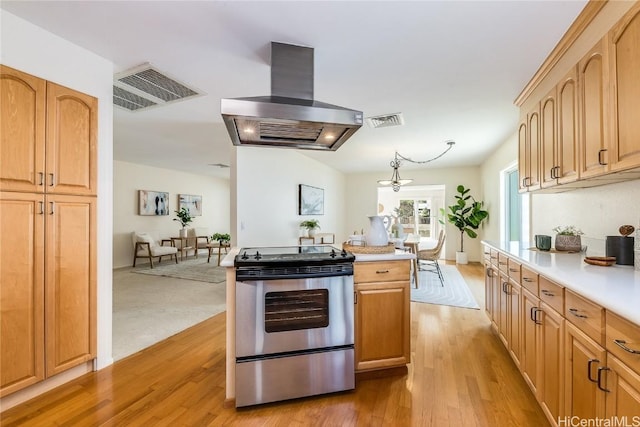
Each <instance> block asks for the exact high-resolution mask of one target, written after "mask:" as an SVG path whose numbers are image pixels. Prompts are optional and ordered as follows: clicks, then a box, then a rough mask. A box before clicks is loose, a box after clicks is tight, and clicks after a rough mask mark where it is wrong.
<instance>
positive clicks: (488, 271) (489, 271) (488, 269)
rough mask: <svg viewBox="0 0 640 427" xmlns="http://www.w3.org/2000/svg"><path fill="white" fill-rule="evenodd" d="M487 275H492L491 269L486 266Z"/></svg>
mask: <svg viewBox="0 0 640 427" xmlns="http://www.w3.org/2000/svg"><path fill="white" fill-rule="evenodd" d="M487 277H493V270H492V269H490V268H487Z"/></svg>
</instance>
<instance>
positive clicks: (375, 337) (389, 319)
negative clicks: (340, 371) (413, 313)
mask: <svg viewBox="0 0 640 427" xmlns="http://www.w3.org/2000/svg"><path fill="white" fill-rule="evenodd" d="M409 304H410V299H409V282H408V281H401V282H379V283H365V284H356V319H355V325H356V333H355V337H356V340H355V341H356V342H355V353H356V371H367V370H372V369H380V368H391V367H394V366H403V365H406V364H407V363H410V361H411V353H410V339H411V333H410V330H409V327H410V318H409V315H410V312H409Z"/></svg>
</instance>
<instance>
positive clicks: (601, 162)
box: [598, 148, 607, 166]
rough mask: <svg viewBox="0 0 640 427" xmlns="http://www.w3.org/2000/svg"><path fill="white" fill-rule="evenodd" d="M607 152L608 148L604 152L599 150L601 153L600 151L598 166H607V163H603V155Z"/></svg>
mask: <svg viewBox="0 0 640 427" xmlns="http://www.w3.org/2000/svg"><path fill="white" fill-rule="evenodd" d="M606 151H607V149H606V148H603V149H602V150H599V151H598V164H600V165H602V166H606V165H607V162H605V161H603V160H602V154H603V153H604V152H606Z"/></svg>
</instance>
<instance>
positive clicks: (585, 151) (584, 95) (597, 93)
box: [578, 39, 609, 178]
mask: <svg viewBox="0 0 640 427" xmlns="http://www.w3.org/2000/svg"><path fill="white" fill-rule="evenodd" d="M578 78H579V82H580V84H579V88H580V98H579V109H580V134H581V136H580V162H579V167H580V177H581V178H589V177H594V176H599V175H602V174H604V173H605V172H606V171H607V132H608V129H607V126H608V124H609V123H608V121H607V120H605V118H606V116H607V105H606V99H607V94H608V92H607V88H608V84H609V78H608V55H607V45H606V39H602V40H600V41H599V42H598V43H597V44H596V45H595V46H594V47H593V48H592V49H591V50H590V51H589V52H587V54H586V55H585V56H584V57H583V58H582V59H581V60H580V62H579V63H578Z"/></svg>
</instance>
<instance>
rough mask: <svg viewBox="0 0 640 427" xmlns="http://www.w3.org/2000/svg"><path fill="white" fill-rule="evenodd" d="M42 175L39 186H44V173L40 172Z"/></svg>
mask: <svg viewBox="0 0 640 427" xmlns="http://www.w3.org/2000/svg"><path fill="white" fill-rule="evenodd" d="M38 175H40V183H39V184H38V185H44V172H38Z"/></svg>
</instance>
